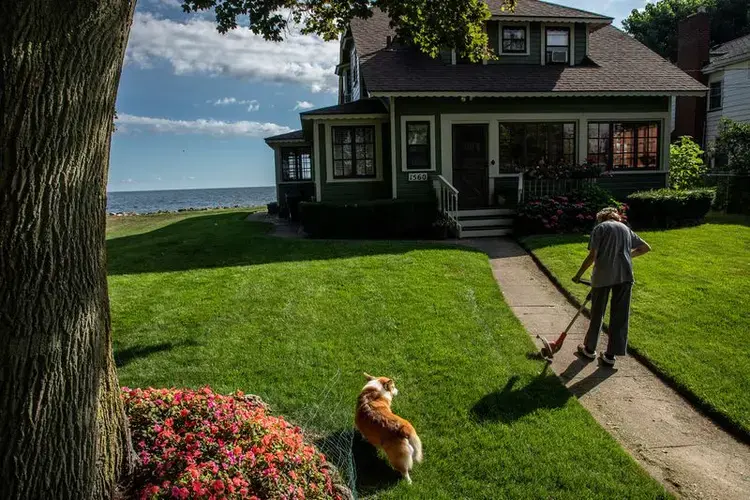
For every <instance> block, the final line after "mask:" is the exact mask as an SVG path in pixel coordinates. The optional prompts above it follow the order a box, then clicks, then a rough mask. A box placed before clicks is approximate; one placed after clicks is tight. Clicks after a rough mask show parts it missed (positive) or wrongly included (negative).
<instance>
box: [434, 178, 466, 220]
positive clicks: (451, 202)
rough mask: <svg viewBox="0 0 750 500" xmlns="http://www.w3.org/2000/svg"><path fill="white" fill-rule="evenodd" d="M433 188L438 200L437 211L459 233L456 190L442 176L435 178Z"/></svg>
mask: <svg viewBox="0 0 750 500" xmlns="http://www.w3.org/2000/svg"><path fill="white" fill-rule="evenodd" d="M433 186H434V187H435V194H436V195H437V199H438V210H439V211H440V213H441V214H443V215H444V216H445V217H447V218H448V220H450V221H451V223H453V224H454V225H455V227H456V231H457V232H459V231H460V229H461V224H460V223H459V222H458V189H456V188H455V187H453V185H452V184H451V183H450V182H448V180H447V179H446V178H445V177H443V176H442V175H437V176H435V180H434V181H433Z"/></svg>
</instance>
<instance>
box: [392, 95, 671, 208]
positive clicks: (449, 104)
mask: <svg viewBox="0 0 750 500" xmlns="http://www.w3.org/2000/svg"><path fill="white" fill-rule="evenodd" d="M669 101H670V100H669V98H668V97H599V98H597V97H580V98H578V97H549V98H523V97H521V98H476V99H473V100H467V101H466V102H462V101H461V99H458V98H396V99H395V103H396V104H395V117H396V120H395V122H396V127H395V128H396V142H397V143H396V146H397V147H396V159H397V161H396V175H397V196H398V198H406V199H424V198H425V197H427V196H432V195H433V191H432V188H431V184H430V183H429V182H409V181H408V174H409V173H408V172H404V171H402V162H403V158H402V156H403V155H402V148H401V141H402V131H401V122H402V120H401V117H403V116H433V117H434V122H435V128H436V134H435V147H434V151H435V155H436V162H435V171H434V172H431V173H430V174H431V175H443V176H445V177H446V178H447V179H448V181H451V179H452V167H451V168H449V165H450V164H451V163H452V155H451V153H450V152H451V151H452V147H451V145H449V144H444V142H447V141H446V139H447V140H450V139H449V138H450V133H448V134H447V135H445V134H444V133H443V132H444V129H447V130H448V131H449V130H450V128H449V127H450V125H449V120H453V119H454V117H453V116H450V115H455V116H461V120H462V121H465V122H467V123H471V122H472V121H476V122H481V121H483V120H484V121H487V122H489V123H490V136H489V137H490V138H489V142H490V144H489V155H490V160H492V159H493V156H494V157H497V153H496V152H497V144H495V143H497V142H498V139H497V133H493V128H494V127H493V123H496V121H497V117H498V116H503V117H508V118H503V119H509V120H520V121H551V120H555V119H558V120H561V119H564V120H573V121H576V122H577V127H576V128H577V136H578V140H577V143H576V146H577V151H578V159H579V161H581V162H582V161H583V160H584V159H585V157H586V153H587V151H586V147H587V136H586V135H585V134H586V132H585V131H586V128H585V127H586V122H587V120H618V119H622V120H637V119H658V120H661V121H662V143H663V144H662V145H661V149H660V153H661V155H660V157H661V165H660V170H666V169H667V168H668V165H667V163H668V158H667V156H668V154H665V151H666V148H668V142H669V141H668V137H669V136H668V134H669V132H668V131H669V129H670V128H671V127H670V125H669V124H670V123H671V119H670V106H669ZM535 114H538V115H539V117H534V116H533V115H535ZM469 115H473V116H469ZM443 121H445V123H443ZM665 176H666V174H665V173H664V172H661V173H658V172H648V173H643V172H637V173H625V172H622V173H617V174H614V176H613V177H612V180H611V183H614V185H617V184H618V183H622V185H623V187H622V189H621V190H620V191H619V192H621V193H622V192H625V191H630V192H632V191H635V190H639V189H641V188H643V189H648V188H651V187H663V186H664V179H665ZM490 177H492V178H493V179H492V180H491V182H490V196H491V199H492V200H493V203H494V201H495V200H496V196H495V193H496V192H497V193H498V194H501V193H500V191H508V190H512V187H513V186H514V185H515V186H517V185H518V176H516V175H510V176H507V174H501V173H500V172H499V170H497V167H490ZM609 185H613V184H609ZM631 185H632V186H634V189H631V188H630V186H631ZM488 202H489V200H488Z"/></svg>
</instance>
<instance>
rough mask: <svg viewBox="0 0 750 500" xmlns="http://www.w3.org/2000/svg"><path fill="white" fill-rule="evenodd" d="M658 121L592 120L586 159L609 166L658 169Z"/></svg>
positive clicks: (616, 168) (609, 167) (589, 126)
mask: <svg viewBox="0 0 750 500" xmlns="http://www.w3.org/2000/svg"><path fill="white" fill-rule="evenodd" d="M659 129H660V127H659V123H658V122H589V125H588V152H587V156H586V158H587V161H588V162H589V163H592V164H595V165H599V166H601V167H603V168H605V169H607V170H611V169H615V170H624V169H657V168H658V166H659Z"/></svg>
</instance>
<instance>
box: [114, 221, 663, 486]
mask: <svg viewBox="0 0 750 500" xmlns="http://www.w3.org/2000/svg"><path fill="white" fill-rule="evenodd" d="M245 215H246V213H243V212H241V211H225V212H211V213H203V214H197V215H196V214H190V215H189V216H186V215H169V216H157V217H149V216H144V217H132V218H128V219H127V220H122V221H121V220H115V221H113V225H112V226H111V228H110V231H109V233H108V237H109V241H108V251H109V284H110V298H111V306H112V321H113V328H114V342H115V346H114V347H115V358H116V361H117V365H118V367H119V368H118V369H119V374H120V382H121V383H122V384H123V385H127V386H133V387H145V386H157V387H159V386H162V387H163V386H167V387H168V386H188V387H200V386H203V385H206V384H208V385H211V386H212V387H213V388H214V389H215V390H217V391H220V392H231V391H234V390H237V389H241V390H243V391H245V392H249V393H255V394H258V395H260V396H261V397H263V399H264V400H265V401H267V402H268V403H269V404H271V406H272V408H273V409H274V410H275V411H276V412H278V413H281V414H284V415H286V416H288V417H289V418H290V419H291V420H293V421H295V422H297V423H300V424H302V426H303V427H304V428H305V429H307V430H308V431H310V432H311V435H315V436H319V437H321V442H322V443H325V442H332V441H334V440H335V439H336V438H337V437H340V436H342V435H345V434H346V433H347V432H350V430H351V428H352V422H353V409H354V403H355V400H356V397H357V394H358V392H359V390H360V389H361V387H362V386H363V385H364V379H363V378H362V375H361V372H363V371H367V372H369V373H372V374H374V375H387V376H390V377H393V378H394V379H395V380H396V385H397V386H398V388H399V390H400V394H399V395H398V396H397V397H396V399H395V401H394V409H395V410H396V411H397V412H398V413H400V414H401V415H403V416H404V417H406V418H408V419H410V420H411V421H412V422H413V424H414V425H415V427H416V429H417V431H418V432H419V434H420V436H421V438H422V441H423V443H424V447H425V462H424V463H423V464H421V465H418V466H417V467H416V469H415V470H414V472H413V474H412V477H413V479H414V484H413V485H412V486H407V485H406V484H404V483H403V482H399V481H397V480H396V479H397V478H396V477H395V476H394V475H393V474H392V473H389V471H388V469H387V467H385V466H384V464H383V463H382V461H380V460H379V459H378V458H377V457H376V456H374V455H373V453H372V451H371V450H370V449H369V448H368V447H366V446H361V445H357V447H356V452H355V458H356V459H357V466H358V469H357V473H358V490H359V492H360V494H363V495H364V496H369V497H378V498H431V499H432V498H446V499H448V498H555V499H563V498H570V499H573V498H575V499H579V498H659V497H664V496H666V493H665V492H664V490H663V488H662V487H661V485H659V484H658V483H656V482H655V481H654V480H652V479H651V478H650V477H649V476H648V475H647V474H646V473H645V472H644V471H643V470H642V469H641V468H639V467H638V465H637V464H636V463H635V462H634V461H633V460H632V459H631V458H630V457H629V456H628V455H627V454H626V453H625V452H624V451H623V450H622V449H621V448H620V447H619V446H618V445H617V443H616V442H615V441H614V440H613V439H612V438H611V437H610V436H609V435H608V434H607V433H606V432H605V431H604V430H603V429H602V428H601V427H599V426H598V425H597V423H596V422H595V421H594V420H593V418H592V417H591V416H590V415H589V414H588V413H587V412H586V411H585V410H584V409H583V408H582V407H581V406H580V405H579V404H578V402H577V401H576V400H575V398H573V397H571V396H570V394H569V393H568V392H567V391H566V389H565V388H564V387H563V386H562V385H561V384H560V383H559V382H558V380H557V379H556V378H555V377H554V375H552V374H551V373H550V372H548V371H546V370H545V364H544V363H542V362H540V361H538V360H535V359H533V357H532V356H531V354H532V353H533V352H534V347H533V344H532V342H531V340H530V339H529V337H528V335H527V334H526V332H525V331H524V330H523V327H522V326H521V324H520V323H519V321H518V320H517V319H516V318H515V317H514V316H513V314H512V312H511V311H510V309H509V308H508V307H507V306H506V304H505V303H504V302H503V300H502V296H501V294H500V292H499V290H498V288H497V286H496V284H495V282H494V280H493V277H492V274H491V272H490V268H489V265H488V262H487V258H486V256H485V255H483V254H480V253H476V252H473V251H469V250H466V249H456V248H452V247H447V246H439V247H436V246H428V245H420V244H417V243H393V242H322V241H303V240H289V239H281V238H275V237H271V236H267V235H266V234H267V227H266V226H264V225H262V224H257V223H250V222H246V221H244V220H243V219H244V217H245ZM115 224H116V225H115Z"/></svg>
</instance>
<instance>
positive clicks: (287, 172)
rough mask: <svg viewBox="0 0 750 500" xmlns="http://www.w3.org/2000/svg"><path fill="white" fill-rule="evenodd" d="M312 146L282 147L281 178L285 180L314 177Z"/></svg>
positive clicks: (304, 179)
mask: <svg viewBox="0 0 750 500" xmlns="http://www.w3.org/2000/svg"><path fill="white" fill-rule="evenodd" d="M311 167H312V163H311V162H310V148H309V147H302V148H281V179H282V180H283V181H285V182H290V181H291V182H293V181H309V180H311V179H312V168H311Z"/></svg>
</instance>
